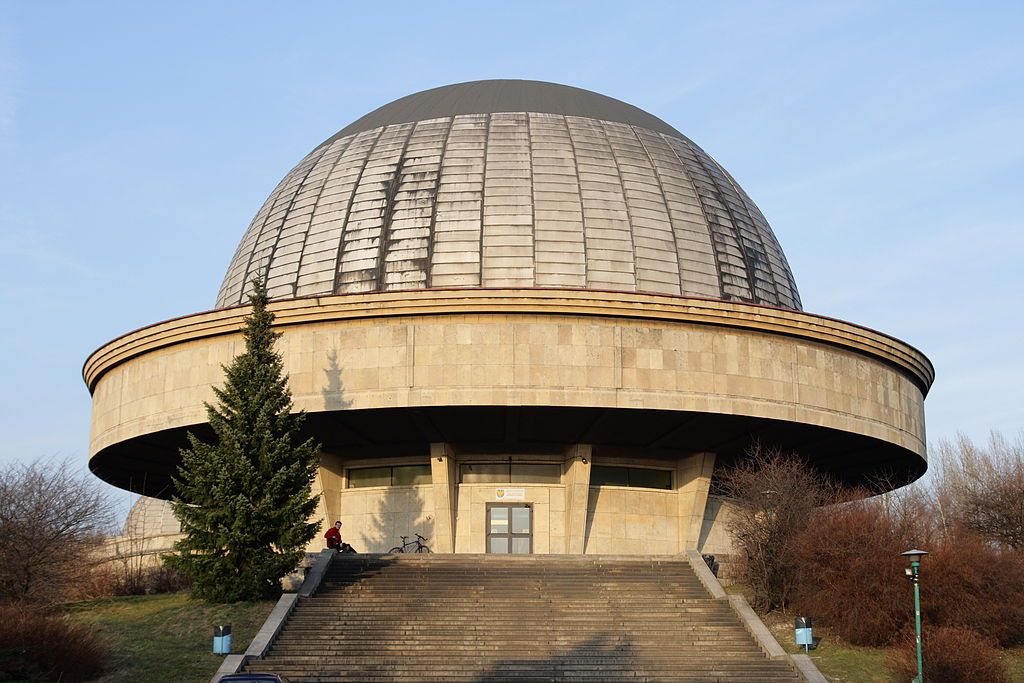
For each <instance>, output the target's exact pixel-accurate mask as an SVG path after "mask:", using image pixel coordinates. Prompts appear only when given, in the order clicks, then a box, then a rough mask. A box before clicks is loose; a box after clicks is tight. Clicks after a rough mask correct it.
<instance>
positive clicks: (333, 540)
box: [324, 526, 341, 548]
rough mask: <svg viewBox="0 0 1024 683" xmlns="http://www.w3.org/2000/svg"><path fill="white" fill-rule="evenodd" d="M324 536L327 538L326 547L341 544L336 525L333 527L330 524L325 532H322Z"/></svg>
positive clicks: (339, 533)
mask: <svg viewBox="0 0 1024 683" xmlns="http://www.w3.org/2000/svg"><path fill="white" fill-rule="evenodd" d="M324 538H326V539H327V547H328V548H333V547H335V546H339V547H340V546H341V532H340V531H338V528H337V527H333V526H332V527H331V528H330V529H328V530H327V533H326V534H324Z"/></svg>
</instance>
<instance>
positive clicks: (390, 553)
mask: <svg viewBox="0 0 1024 683" xmlns="http://www.w3.org/2000/svg"><path fill="white" fill-rule="evenodd" d="M404 552H405V549H404V548H399V547H398V546H397V545H396V546H395V547H394V548H392V549H391V550H389V551H388V555H394V554H395V553H404Z"/></svg>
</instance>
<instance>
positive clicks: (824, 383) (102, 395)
mask: <svg viewBox="0 0 1024 683" xmlns="http://www.w3.org/2000/svg"><path fill="white" fill-rule="evenodd" d="M271 310H272V311H273V312H274V313H275V316H276V326H277V328H278V330H279V331H280V332H281V333H282V337H281V340H280V341H279V343H278V350H279V351H280V353H281V354H282V357H283V359H284V363H285V369H286V372H288V374H289V375H290V385H291V389H292V392H293V398H294V402H295V406H296V408H297V409H302V410H305V411H307V413H308V415H309V417H308V422H307V429H308V431H309V432H310V434H311V435H312V436H314V437H315V438H317V439H318V440H319V441H320V442H321V443H323V444H324V448H325V450H330V451H334V452H339V451H341V452H360V453H364V454H379V455H381V456H387V455H394V454H398V453H400V452H405V453H411V452H419V451H422V452H424V453H425V452H427V451H426V448H427V446H426V444H429V443H430V442H433V441H445V442H448V443H454V444H465V445H466V446H465V447H466V448H470V449H472V448H481V449H487V448H490V449H495V448H498V449H500V448H503V447H506V446H507V445H508V444H512V447H511V449H512V450H515V449H521V450H523V449H530V448H547V447H550V448H555V447H557V446H558V445H559V444H565V443H575V442H587V443H593V444H594V445H595V447H597V448H598V451H597V452H600V449H601V448H605V449H617V450H619V451H629V450H633V451H636V452H640V451H643V452H657V451H665V452H670V451H672V452H678V451H680V450H690V451H700V450H714V451H715V452H718V453H721V454H724V455H727V456H729V455H732V456H734V457H742V453H743V451H744V450H745V449H746V448H747V447H749V445H750V443H751V442H752V441H753V440H759V441H760V442H761V443H762V444H764V445H767V446H773V447H780V448H784V449H788V450H795V451H797V452H800V453H802V454H804V455H805V456H807V457H808V458H810V459H811V460H812V461H813V462H815V463H817V464H818V465H820V466H821V467H822V468H823V469H826V470H828V471H831V472H834V473H836V474H838V475H839V476H841V477H843V478H845V479H847V480H849V481H860V482H864V483H870V481H872V480H877V479H878V478H879V477H887V478H889V481H890V482H891V485H892V486H895V485H899V484H902V483H906V482H907V481H911V480H913V479H915V478H917V477H918V476H920V475H921V474H923V472H924V470H925V469H926V461H925V456H926V450H925V428H924V410H923V400H924V396H925V394H926V393H927V391H928V388H929V387H930V386H931V383H932V381H933V378H934V371H933V368H932V366H931V363H930V362H929V361H928V359H927V358H925V356H924V355H923V354H921V353H920V352H919V351H917V350H916V349H914V348H913V347H911V346H909V345H907V344H905V343H903V342H901V341H899V340H897V339H894V338H892V337H890V336H887V335H884V334H881V333H879V332H875V331H873V330H870V329H867V328H864V327H861V326H857V325H853V324H850V323H846V322H842V321H838V320H834V319H831V318H826V317H823V316H817V315H813V314H809V313H804V312H800V311H793V310H786V309H777V308H772V307H766V306H757V305H750V304H744V303H739V302H727V301H719V300H706V299H695V298H682V297H674V296H659V295H651V294H637V293H631V292H595V291H578V290H540V289H526V290H508V289H500V290H498V289H448V290H422V291H406V292H388V293H372V294H359V295H344V296H331V297H316V298H308V299H294V300H288V301H279V302H272V304H271ZM247 312H248V307H236V308H229V309H221V310H216V311H210V312H206V313H199V314H196V315H191V316H186V317H183V318H177V319H174V320H170V321H166V322H162V323H157V324H155V325H151V326H149V327H146V328H143V329H141V330H137V331H135V332H132V333H129V334H127V335H124V336H122V337H120V338H118V339H116V340H114V341H112V342H110V343H108V344H106V345H105V346H103V347H102V348H100V349H98V350H97V351H96V352H94V353H93V354H92V355H91V356H90V357H89V359H88V360H87V361H86V363H85V367H84V369H83V376H84V378H85V381H86V383H87V385H88V386H89V389H90V391H91V392H92V395H93V415H92V425H91V437H90V448H89V454H90V467H91V468H92V469H93V471H94V472H96V473H97V475H99V476H100V477H102V478H104V479H105V480H107V481H109V482H111V483H113V484H115V485H117V486H121V487H124V488H129V489H132V490H135V491H139V492H144V493H147V494H150V495H167V487H168V484H169V481H170V480H169V477H170V476H171V474H173V472H174V469H175V467H176V465H177V462H178V461H179V455H178V453H179V450H178V449H179V448H180V447H181V446H182V445H183V444H184V437H185V434H186V432H187V431H189V430H194V431H197V432H199V433H200V434H203V433H204V432H205V429H206V427H205V426H204V425H205V422H206V416H205V408H204V405H203V404H204V401H211V400H212V399H213V392H212V388H213V387H214V386H218V385H220V384H221V383H222V382H223V371H222V370H221V365H222V364H224V363H228V362H229V361H230V360H231V358H232V357H234V355H236V354H237V353H238V352H239V351H240V350H241V335H240V332H239V330H240V329H241V327H242V324H243V318H244V316H245V315H246V314H247ZM727 460H728V458H724V459H723V461H727Z"/></svg>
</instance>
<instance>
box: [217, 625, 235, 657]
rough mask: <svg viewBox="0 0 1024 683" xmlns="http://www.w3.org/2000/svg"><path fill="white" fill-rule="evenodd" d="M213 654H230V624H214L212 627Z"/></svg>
mask: <svg viewBox="0 0 1024 683" xmlns="http://www.w3.org/2000/svg"><path fill="white" fill-rule="evenodd" d="M213 654H215V655H229V654H231V624H223V625H222V626H214V628H213Z"/></svg>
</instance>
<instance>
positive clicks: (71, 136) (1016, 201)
mask: <svg viewBox="0 0 1024 683" xmlns="http://www.w3.org/2000/svg"><path fill="white" fill-rule="evenodd" d="M1022 26H1024V3H1021V2H1019V1H1018V2H1005V3H1000V2H983V3H964V2H900V3H894V2H877V3H870V2H850V3H843V2H795V1H794V2H752V3H742V2H726V3H705V2H702V3H696V2H695V3H684V2H668V3H652V2H638V1H636V0H633V1H630V2H614V3H611V2H609V3H597V2H592V3H584V2H561V3H560V2H554V0H547V1H546V2H523V1H521V0H517V1H516V2H510V3H490V2H479V1H477V2H435V3H424V2H409V3H403V2H389V3H369V2H365V3H356V2H348V1H346V2H332V3H327V2H307V3H280V2H278V3H259V2H240V1H239V2H219V3H209V2H203V3H200V2H184V1H181V2H173V3H149V2H137V1H136V2H121V3H113V2H68V3H58V2H45V3H44V2H19V3H14V2H10V3H5V2H0V305H2V311H0V320H2V323H0V382H2V384H0V387H2V390H0V434H2V437H0V463H2V462H5V461H10V460H12V459H32V458H36V457H39V456H52V455H58V456H65V457H72V458H75V459H80V460H81V461H82V462H84V461H85V458H86V452H87V443H88V421H89V406H90V403H89V395H88V392H87V390H86V388H85V385H84V384H83V382H82V380H81V375H80V371H81V365H82V362H83V361H84V360H85V358H86V356H87V355H88V354H89V353H90V352H91V351H92V350H94V349H95V348H96V347H98V346H99V345H101V344H103V343H105V342H106V341H109V340H110V339H112V338H114V337H116V336H118V335H120V334H122V333H124V332H127V331H129V330H131V329H134V328H137V327H140V326H143V325H146V324H149V323H153V322H157V321H159V320H163V319H166V318H170V317H174V316H179V315H185V314H189V313H194V312H198V311H201V310H206V309H208V308H210V307H211V306H212V305H213V303H214V299H215V297H216V294H217V289H218V286H219V284H220V281H221V278H222V277H223V274H224V270H225V269H226V267H227V264H228V261H229V259H230V258H231V256H232V254H233V252H234V249H235V247H236V245H237V242H238V240H239V239H240V238H241V235H242V232H243V231H244V229H245V227H246V226H247V225H248V222H249V220H250V219H251V218H252V216H253V214H254V213H255V212H256V210H257V209H258V208H259V206H260V205H261V204H262V202H263V200H264V198H265V197H266V195H267V194H269V192H270V190H271V189H272V188H273V187H274V185H275V184H276V183H277V181H278V180H279V179H280V178H281V177H282V176H283V175H284V174H285V173H286V172H287V171H288V170H289V169H290V168H291V167H292V166H293V165H294V164H295V163H296V162H297V161H298V160H299V159H300V158H301V157H302V156H303V155H305V154H306V153H307V152H308V151H309V150H311V149H312V148H313V147H314V146H316V145H317V144H318V143H319V142H321V141H322V140H323V139H325V138H327V137H329V136H330V135H331V134H333V133H334V132H335V131H337V130H338V129H340V128H342V127H344V126H345V125H346V124H347V123H349V122H351V121H352V120H354V119H356V118H358V117H359V116H361V115H362V114H364V113H366V112H368V111H370V110H372V109H374V108H376V107H378V106H380V105H382V104H384V103H386V102H389V101H391V100H393V99H396V98H398V97H401V96H403V95H406V94H409V93H412V92H415V91H418V90H423V89H426V88H431V87H435V86H438V85H444V84H448V83H456V82H460V81H467V80H476V79H485V78H529V79H538V80H547V81H555V82H559V83H566V84H569V85H574V86H578V87H582V88H587V89H590V90H595V91H597V92H600V93H603V94H606V95H610V96H612V97H616V98H618V99H622V100H625V101H627V102H630V103H632V104H635V105H637V106H639V107H641V108H642V109H646V110H647V111H650V112H651V113H653V114H655V115H657V116H659V117H660V118H662V119H664V120H665V121H667V122H668V123H669V124H671V125H673V126H674V127H676V128H677V129H679V130H680V131H682V132H683V133H684V134H686V135H687V136H689V137H690V138H692V139H693V140H694V141H695V142H697V143H698V144H699V145H701V146H702V147H703V148H704V149H705V150H707V151H708V152H709V153H710V154H711V155H712V156H714V157H715V158H716V159H717V160H718V161H719V162H720V163H721V164H722V165H723V166H725V168H727V169H728V170H729V171H730V172H731V173H732V174H733V175H734V176H735V177H736V178H737V180H738V181H739V182H740V183H741V184H742V185H743V187H744V188H745V189H746V190H747V192H748V193H749V194H750V195H751V196H752V197H753V199H754V201H755V202H757V204H758V205H759V206H760V208H761V210H762V211H763V212H764V214H765V215H766V216H767V218H768V221H769V222H770V223H771V225H772V226H773V228H774V230H775V233H776V234H777V236H778V237H779V240H780V241H781V243H782V246H783V248H784V249H785V251H786V254H787V256H788V258H789V262H790V264H791V266H792V268H793V271H794V273H795V275H796V279H797V284H798V286H799V288H800V292H801V294H802V297H803V302H804V306H805V308H806V309H807V310H808V311H810V312H814V313H821V314H825V315H829V316H833V317H837V318H841V319H843V320H848V321H851V322H855V323H860V324H863V325H866V326H869V327H872V328H875V329H878V330H881V331H884V332H887V333H889V334H892V335H895V336H897V337H899V338H901V339H904V340H905V341H907V342H909V343H911V344H913V345H914V346H917V347H918V348H920V349H921V350H922V351H924V352H925V353H926V354H927V355H928V356H929V357H930V358H931V360H932V361H933V362H934V364H935V366H936V369H937V372H938V378H937V380H936V383H935V386H934V388H933V390H932V392H931V394H930V395H929V396H928V399H927V401H926V403H925V405H926V410H927V423H928V430H929V438H930V440H932V441H934V440H935V439H938V438H942V437H947V436H951V435H953V434H955V433H956V432H957V431H962V432H965V433H967V434H968V435H970V436H973V437H976V438H979V439H984V438H985V437H986V435H987V433H988V431H989V430H990V429H993V428H994V429H1000V430H1002V431H1004V432H1007V433H1009V434H1016V433H1017V432H1018V431H1020V430H1022V429H1024V360H1022V352H1024V304H1022V295H1024V258H1022V257H1024V218H1022V215H1024V40H1022V38H1021V27H1022Z"/></svg>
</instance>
